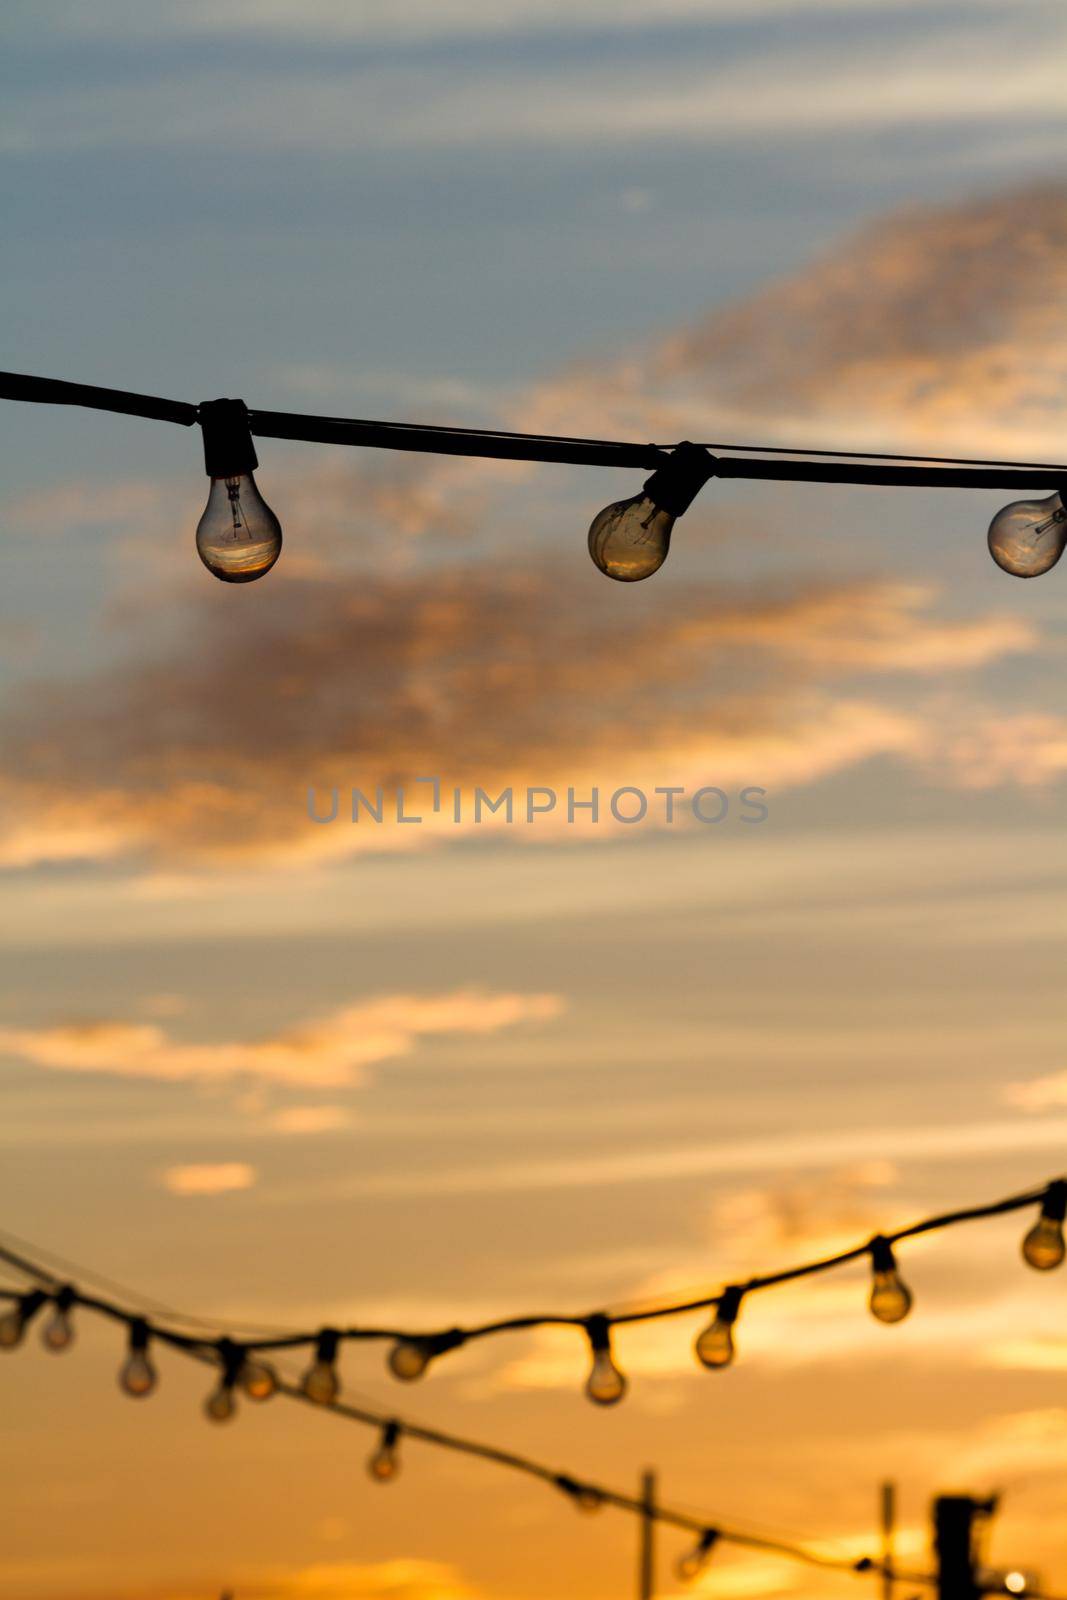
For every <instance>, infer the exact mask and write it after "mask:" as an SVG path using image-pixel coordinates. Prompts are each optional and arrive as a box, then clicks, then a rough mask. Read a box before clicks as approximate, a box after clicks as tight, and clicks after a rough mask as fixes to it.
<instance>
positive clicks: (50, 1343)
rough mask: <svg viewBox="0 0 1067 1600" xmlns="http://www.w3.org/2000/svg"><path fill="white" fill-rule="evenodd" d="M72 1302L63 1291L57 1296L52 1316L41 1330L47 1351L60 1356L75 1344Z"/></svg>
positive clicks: (42, 1340)
mask: <svg viewBox="0 0 1067 1600" xmlns="http://www.w3.org/2000/svg"><path fill="white" fill-rule="evenodd" d="M70 1308H71V1301H70V1300H69V1299H68V1298H67V1297H66V1295H65V1294H64V1293H63V1291H62V1290H61V1291H60V1293H59V1294H58V1295H57V1296H56V1301H55V1306H54V1307H53V1310H52V1315H51V1316H50V1317H49V1318H48V1321H47V1322H46V1323H45V1325H44V1327H43V1328H42V1329H41V1343H42V1344H43V1345H44V1347H45V1349H46V1350H54V1351H56V1353H57V1354H58V1352H59V1351H61V1350H67V1349H69V1348H70V1346H71V1345H72V1344H73V1343H74V1323H73V1321H72V1320H71V1315H70Z"/></svg>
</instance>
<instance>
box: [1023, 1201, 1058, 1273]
mask: <svg viewBox="0 0 1067 1600" xmlns="http://www.w3.org/2000/svg"><path fill="white" fill-rule="evenodd" d="M1065 1216H1067V1183H1065V1182H1064V1181H1063V1179H1062V1178H1057V1179H1055V1181H1054V1182H1052V1183H1050V1184H1049V1186H1048V1188H1047V1189H1046V1190H1045V1198H1044V1199H1043V1200H1042V1202H1041V1215H1040V1216H1039V1217H1038V1219H1037V1221H1036V1222H1035V1223H1034V1225H1033V1227H1032V1228H1031V1229H1030V1232H1029V1233H1028V1234H1027V1235H1026V1238H1025V1239H1024V1240H1023V1259H1024V1260H1025V1261H1027V1262H1029V1264H1030V1266H1032V1267H1036V1268H1037V1270H1038V1272H1049V1271H1051V1269H1052V1268H1053V1267H1058V1266H1059V1264H1060V1262H1061V1261H1062V1260H1063V1257H1064V1254H1065V1253H1067V1251H1065V1247H1064V1241H1063V1219H1064V1217H1065Z"/></svg>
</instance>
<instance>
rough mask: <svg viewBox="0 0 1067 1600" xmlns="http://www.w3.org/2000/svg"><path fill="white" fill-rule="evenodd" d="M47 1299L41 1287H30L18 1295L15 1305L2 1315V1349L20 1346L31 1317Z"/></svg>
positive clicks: (0, 1342) (0, 1334) (0, 1333)
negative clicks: (24, 1292)
mask: <svg viewBox="0 0 1067 1600" xmlns="http://www.w3.org/2000/svg"><path fill="white" fill-rule="evenodd" d="M47 1299H48V1296H47V1295H46V1294H44V1293H43V1291H42V1290H40V1289H30V1290H29V1291H28V1292H27V1293H26V1294H20V1295H19V1296H18V1298H17V1299H16V1301H15V1303H14V1305H13V1306H11V1307H10V1309H9V1310H7V1311H5V1312H4V1314H3V1316H2V1317H0V1350H15V1349H17V1348H18V1346H19V1345H20V1344H21V1343H22V1339H23V1335H24V1334H25V1332H26V1329H27V1327H28V1326H29V1324H30V1321H31V1319H32V1318H33V1317H35V1316H36V1315H37V1313H38V1311H40V1309H41V1307H42V1306H43V1305H44V1303H45V1301H46V1300H47Z"/></svg>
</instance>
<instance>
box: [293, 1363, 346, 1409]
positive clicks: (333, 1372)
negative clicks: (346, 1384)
mask: <svg viewBox="0 0 1067 1600" xmlns="http://www.w3.org/2000/svg"><path fill="white" fill-rule="evenodd" d="M300 1387H301V1389H303V1391H304V1393H305V1394H306V1395H307V1397H308V1399H309V1400H314V1401H315V1403H316V1404H317V1405H320V1406H328V1405H332V1403H333V1402H334V1401H335V1400H336V1399H337V1396H338V1394H339V1392H340V1389H341V1384H340V1381H339V1379H338V1377H337V1368H336V1367H335V1366H334V1364H333V1362H332V1361H324V1360H322V1359H321V1357H320V1358H319V1360H317V1361H313V1362H312V1364H311V1366H310V1367H309V1368H308V1369H307V1371H306V1372H305V1373H304V1376H303V1378H302V1379H301V1382H300Z"/></svg>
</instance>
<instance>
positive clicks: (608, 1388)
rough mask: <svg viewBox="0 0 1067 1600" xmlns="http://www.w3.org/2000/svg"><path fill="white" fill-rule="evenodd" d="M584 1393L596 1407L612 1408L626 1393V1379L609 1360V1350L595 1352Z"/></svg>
mask: <svg viewBox="0 0 1067 1600" xmlns="http://www.w3.org/2000/svg"><path fill="white" fill-rule="evenodd" d="M585 1392H586V1394H587V1395H588V1396H589V1398H590V1400H593V1401H595V1402H596V1404H597V1405H598V1406H613V1405H616V1404H617V1403H618V1401H620V1400H621V1399H622V1397H623V1395H624V1394H625V1393H626V1378H625V1376H624V1374H623V1373H621V1372H620V1371H619V1369H618V1367H617V1366H616V1365H615V1363H614V1361H613V1360H612V1359H611V1351H610V1350H607V1349H605V1350H595V1351H594V1352H593V1365H592V1369H591V1371H590V1373H589V1377H588V1379H587V1381H586V1385H585Z"/></svg>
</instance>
